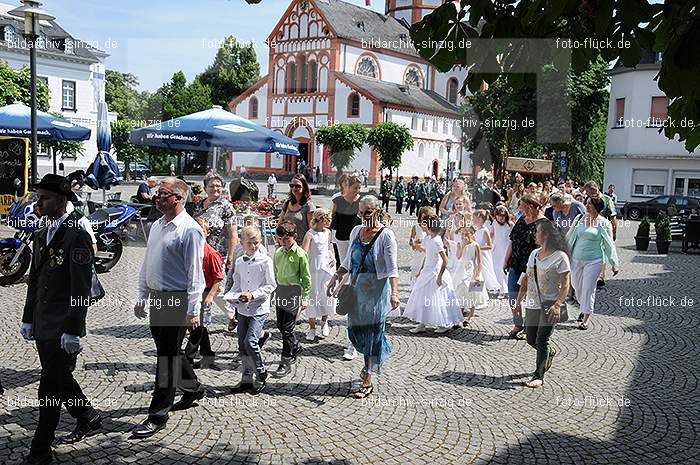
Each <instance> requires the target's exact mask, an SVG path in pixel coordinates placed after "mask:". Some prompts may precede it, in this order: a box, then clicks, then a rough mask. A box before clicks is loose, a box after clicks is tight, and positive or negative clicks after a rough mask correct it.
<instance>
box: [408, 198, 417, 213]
mask: <svg viewBox="0 0 700 465" xmlns="http://www.w3.org/2000/svg"><path fill="white" fill-rule="evenodd" d="M407 203H408V214H409V215H411V216H413V212H414V211H416V201H415V200H411V199H408V202H407Z"/></svg>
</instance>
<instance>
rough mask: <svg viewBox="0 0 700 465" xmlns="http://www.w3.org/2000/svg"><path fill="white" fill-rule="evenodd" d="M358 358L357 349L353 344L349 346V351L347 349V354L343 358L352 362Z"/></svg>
mask: <svg viewBox="0 0 700 465" xmlns="http://www.w3.org/2000/svg"><path fill="white" fill-rule="evenodd" d="M356 356H357V351H356V350H355V347H354V346H353V345H352V344H351V345H349V346H348V348H347V349H345V353H344V354H343V358H344V359H345V360H352V359H354V358H355V357H356Z"/></svg>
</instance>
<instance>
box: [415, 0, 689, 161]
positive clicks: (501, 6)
mask: <svg viewBox="0 0 700 465" xmlns="http://www.w3.org/2000/svg"><path fill="white" fill-rule="evenodd" d="M697 9H698V4H697V1H678V0H665V1H664V2H663V3H650V0H557V1H544V0H524V1H519V2H515V1H513V0H494V1H484V0H460V2H459V4H455V3H451V2H447V3H444V4H443V5H442V6H440V7H439V8H437V9H435V10H434V11H433V12H432V13H430V14H429V15H426V16H425V17H424V18H423V20H422V21H420V22H418V23H416V24H414V25H413V26H412V27H411V39H412V40H413V43H414V44H415V46H416V48H417V49H418V52H419V54H420V55H421V56H422V57H423V58H425V59H427V60H429V61H430V62H431V63H432V64H433V65H435V66H436V67H437V68H438V69H439V70H441V71H447V70H449V69H450V68H452V67H453V66H454V65H455V64H459V65H462V66H464V67H466V68H470V67H472V68H471V70H472V72H470V73H469V76H468V77H467V80H466V82H465V87H468V88H469V89H470V90H471V92H476V91H477V90H478V88H479V86H480V85H481V83H482V81H486V82H487V83H489V84H492V83H494V82H495V81H496V79H498V77H499V75H501V74H504V75H505V79H507V81H508V84H509V85H510V87H512V88H513V89H516V90H517V89H520V88H523V87H528V88H531V89H532V88H534V87H535V78H534V76H532V75H526V76H525V79H523V75H522V74H512V73H513V72H517V71H516V70H522V69H523V68H522V67H523V66H524V65H526V64H527V63H538V64H542V65H545V64H551V65H553V66H554V67H555V68H556V69H559V70H564V69H565V68H566V67H567V65H568V62H567V63H564V62H563V61H561V55H560V54H559V55H558V56H557V54H552V52H553V50H554V49H556V48H561V47H560V46H559V43H556V39H557V38H559V39H560V40H561V39H571V42H570V43H569V45H571V47H569V50H570V51H571V57H570V64H571V69H572V70H573V72H574V73H576V74H578V73H581V72H583V71H584V70H586V69H588V68H590V66H591V65H592V64H593V63H594V62H595V61H597V60H598V55H602V58H603V60H604V61H605V62H610V61H613V60H616V59H619V60H621V62H622V63H623V64H624V65H625V66H634V65H636V64H638V63H639V62H640V60H641V57H642V53H643V51H644V50H653V51H654V52H661V53H662V55H663V61H662V64H661V70H660V72H659V76H658V85H659V88H660V89H661V90H662V91H663V92H664V93H665V94H666V96H667V97H668V98H669V100H670V101H671V105H670V106H669V109H668V115H669V118H670V121H672V122H674V124H673V125H671V124H668V125H667V126H666V128H665V129H664V132H665V135H666V137H668V138H669V139H671V138H673V137H674V136H676V135H678V136H679V137H680V140H681V141H685V147H686V149H687V150H688V151H692V150H693V149H694V148H695V147H697V146H698V145H700V54H699V53H698V51H697V47H698V43H700V15H698V11H697ZM476 39H488V40H487V41H479V42H478V43H476ZM493 39H509V40H493ZM512 39H552V40H551V41H549V42H546V41H541V40H540V41H535V43H534V44H533V42H531V41H526V40H512ZM586 39H588V40H586ZM470 41H471V42H470ZM553 43H556V45H551V44H553ZM560 43H562V42H560ZM468 44H469V45H471V46H468ZM548 44H549V45H548ZM463 90H464V88H463Z"/></svg>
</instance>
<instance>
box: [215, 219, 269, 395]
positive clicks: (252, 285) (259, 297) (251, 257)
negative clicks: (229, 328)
mask: <svg viewBox="0 0 700 465" xmlns="http://www.w3.org/2000/svg"><path fill="white" fill-rule="evenodd" d="M260 242H261V234H260V229H258V228H257V227H256V226H244V227H243V229H242V230H241V243H242V245H243V250H244V254H243V256H241V257H239V258H238V259H237V260H236V271H235V273H234V274H233V283H232V286H231V290H230V291H229V292H227V293H226V294H225V295H224V299H225V300H226V301H227V302H230V303H231V304H232V305H233V306H234V307H235V308H236V311H237V313H238V352H239V354H240V357H241V362H242V363H241V373H242V375H243V377H242V378H241V382H240V383H238V384H237V385H236V386H234V387H233V388H231V391H232V392H233V393H242V392H246V391H248V392H251V393H253V394H258V393H260V392H261V391H262V390H263V389H264V388H265V385H266V380H267V366H265V363H264V361H263V357H262V350H261V345H260V338H261V336H262V333H263V326H265V321H266V320H267V315H268V313H270V295H271V294H272V292H273V291H274V290H275V287H276V285H277V284H276V282H275V273H274V269H273V265H272V259H271V258H270V257H268V256H267V254H265V253H262V252H261V251H260V250H259V248H258V245H260ZM254 374H255V378H256V379H255V382H253V375H254Z"/></svg>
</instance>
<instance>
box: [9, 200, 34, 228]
mask: <svg viewBox="0 0 700 465" xmlns="http://www.w3.org/2000/svg"><path fill="white" fill-rule="evenodd" d="M35 203H36V192H29V193H27V194H26V195H24V197H22V198H20V199H18V200H17V201H15V203H14V204H12V206H11V207H10V210H9V211H8V224H9V225H10V226H12V227H14V228H15V229H23V230H34V229H37V228H38V227H39V215H37V214H36V212H35V211H34V205H35Z"/></svg>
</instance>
